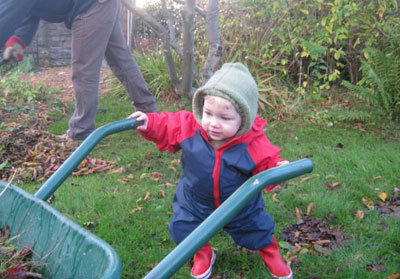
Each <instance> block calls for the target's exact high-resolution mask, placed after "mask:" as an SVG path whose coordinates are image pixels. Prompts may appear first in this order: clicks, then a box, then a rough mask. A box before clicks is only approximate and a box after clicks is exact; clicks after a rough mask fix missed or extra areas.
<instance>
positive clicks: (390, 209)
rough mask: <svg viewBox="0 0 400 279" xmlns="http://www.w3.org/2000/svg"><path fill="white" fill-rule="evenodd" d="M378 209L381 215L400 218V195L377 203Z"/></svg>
mask: <svg viewBox="0 0 400 279" xmlns="http://www.w3.org/2000/svg"><path fill="white" fill-rule="evenodd" d="M396 189H397V188H396ZM396 193H398V192H396ZM376 207H377V208H378V212H379V213H380V214H387V215H389V216H392V217H395V218H400V195H396V196H393V197H391V198H390V199H387V200H385V201H379V202H377V203H376Z"/></svg>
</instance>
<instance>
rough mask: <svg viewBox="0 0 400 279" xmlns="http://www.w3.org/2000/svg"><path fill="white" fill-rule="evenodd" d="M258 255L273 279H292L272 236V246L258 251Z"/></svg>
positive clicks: (290, 271)
mask: <svg viewBox="0 0 400 279" xmlns="http://www.w3.org/2000/svg"><path fill="white" fill-rule="evenodd" d="M258 253H259V254H260V256H261V258H262V259H263V261H264V264H265V266H266V267H267V268H268V270H269V272H270V273H271V275H272V277H273V278H279V279H293V273H292V270H291V269H290V268H289V267H288V266H287V265H286V264H285V262H284V261H283V260H282V257H281V253H280V252H279V248H278V243H276V239H275V236H274V235H273V236H272V244H270V245H268V246H265V247H264V248H263V249H261V250H258Z"/></svg>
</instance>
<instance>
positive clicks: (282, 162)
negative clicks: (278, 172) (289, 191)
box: [276, 160, 290, 167]
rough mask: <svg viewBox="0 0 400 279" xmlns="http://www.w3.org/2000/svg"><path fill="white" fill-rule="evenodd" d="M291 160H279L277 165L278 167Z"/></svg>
mask: <svg viewBox="0 0 400 279" xmlns="http://www.w3.org/2000/svg"><path fill="white" fill-rule="evenodd" d="M289 163H290V162H289V161H286V160H285V161H280V162H278V163H276V166H277V167H280V166H283V165H287V164H289Z"/></svg>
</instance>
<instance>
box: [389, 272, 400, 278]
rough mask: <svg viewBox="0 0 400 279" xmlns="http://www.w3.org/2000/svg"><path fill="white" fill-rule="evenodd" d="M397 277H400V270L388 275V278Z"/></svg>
mask: <svg viewBox="0 0 400 279" xmlns="http://www.w3.org/2000/svg"><path fill="white" fill-rule="evenodd" d="M397 278H400V272H397V273H393V274H392V275H390V276H389V277H388V279H397Z"/></svg>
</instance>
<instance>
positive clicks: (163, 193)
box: [160, 190, 165, 198]
mask: <svg viewBox="0 0 400 279" xmlns="http://www.w3.org/2000/svg"><path fill="white" fill-rule="evenodd" d="M160 192H161V196H162V197H163V198H165V191H164V190H160Z"/></svg>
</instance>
